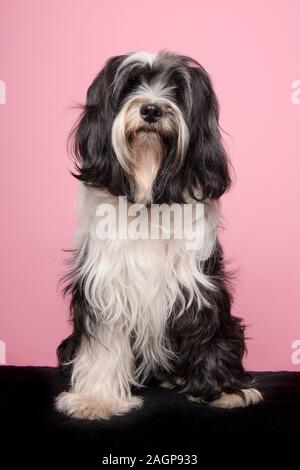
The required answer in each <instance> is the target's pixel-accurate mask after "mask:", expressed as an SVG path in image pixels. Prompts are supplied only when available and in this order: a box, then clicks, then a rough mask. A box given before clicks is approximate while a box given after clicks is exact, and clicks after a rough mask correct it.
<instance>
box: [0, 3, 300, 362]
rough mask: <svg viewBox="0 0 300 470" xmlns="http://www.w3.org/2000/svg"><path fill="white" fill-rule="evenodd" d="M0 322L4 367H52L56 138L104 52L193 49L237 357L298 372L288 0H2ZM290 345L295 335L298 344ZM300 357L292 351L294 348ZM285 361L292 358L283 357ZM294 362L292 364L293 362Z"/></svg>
mask: <svg viewBox="0 0 300 470" xmlns="http://www.w3.org/2000/svg"><path fill="white" fill-rule="evenodd" d="M0 11H1V18H0V80H3V81H4V82H5V83H6V104H1V105H0V132H1V139H0V155H1V185H0V190H1V198H0V202H1V220H2V224H1V225H2V228H1V245H0V249H1V264H0V269H1V284H0V286H1V319H0V320H1V321H0V339H1V340H2V341H5V343H6V348H7V363H9V364H36V365H54V364H55V363H56V357H55V349H56V346H57V344H58V343H59V341H60V340H61V339H62V338H63V337H64V336H65V335H66V334H67V332H68V325H67V305H66V304H64V302H63V300H62V298H61V296H60V293H59V291H58V290H57V280H58V278H59V276H60V274H61V273H62V272H63V269H64V268H63V259H64V254H63V252H62V249H63V248H70V247H71V246H72V232H73V229H74V226H75V211H74V199H75V195H76V187H77V186H76V182H75V180H74V181H73V178H72V177H71V176H70V175H69V170H70V169H71V163H70V161H69V160H68V157H67V153H66V140H67V135H68V133H69V131H70V129H71V127H72V125H73V123H74V121H75V119H76V117H77V111H76V110H74V109H73V110H72V109H71V107H72V105H73V104H74V103H75V102H82V101H83V100H84V98H85V93H86V89H87V87H88V85H89V84H90V82H91V80H92V79H93V77H94V76H95V75H96V73H97V72H98V71H99V69H100V67H101V66H102V64H103V61H104V60H105V59H106V58H107V57H108V56H111V55H115V54H120V53H126V52H128V51H131V50H139V49H145V50H149V51H157V50H159V49H161V48H168V49H171V50H174V51H177V52H179V53H185V54H188V55H191V56H194V57H195V58H197V59H198V60H199V61H200V62H201V63H202V64H203V65H204V66H205V67H206V68H207V70H208V71H209V72H210V74H211V76H212V78H213V81H214V84H215V88H216V91H217V94H218V96H219V99H220V102H221V124H222V127H223V128H224V129H225V130H226V131H227V132H228V133H229V134H230V135H231V136H232V137H229V136H225V137H226V142H227V146H228V148H229V150H230V153H231V157H232V161H233V165H234V167H235V172H236V184H235V185H234V188H233V189H232V191H231V193H230V194H229V195H227V196H225V198H224V200H223V208H224V215H225V225H226V229H227V230H226V232H225V233H224V234H223V236H222V237H223V241H224V244H225V248H226V253H227V257H228V258H229V259H230V260H231V261H232V263H231V267H233V268H235V269H238V274H237V281H236V294H235V295H236V302H235V306H234V312H235V313H236V314H239V315H241V316H243V317H244V319H245V321H246V323H247V324H248V325H249V329H248V336H249V337H251V338H252V339H251V340H250V341H249V343H248V348H249V354H248V357H247V359H246V365H247V367H249V368H251V369H256V370H264V369H269V370H270V369H273V370H278V369H290V370H297V369H298V370H299V369H300V365H299V364H293V362H292V353H293V349H292V342H293V341H295V340H297V339H299V338H300V322H299V303H300V302H299V300H300V299H299V292H300V284H299V274H300V259H299V244H298V234H299V228H300V220H299V219H300V216H299V196H300V182H299V172H300V155H299V118H300V105H297V104H296V103H295V104H294V103H293V101H292V92H293V90H292V83H293V82H294V81H295V80H297V79H298V80H299V78H300V65H299V57H300V51H299V34H300V3H299V2H297V1H296V0H295V1H292V0H286V1H277V0H269V1H265V2H262V1H261V0H259V1H257V0H255V1H254V0H251V1H250V0H248V1H243V2H241V1H238V0H236V1H235V0H227V1H222V0H219V1H214V0H208V1H203V0H202V1H199V0H186V1H184V2H182V1H177V2H176V1H174V0H164V1H161V0H159V1H158V0H152V1H151V2H149V1H145V0H138V1H137V0H127V1H121V0H119V1H116V0H109V1H107V0H105V1H100V0H98V1H96V0H86V1H84V0H56V1H54V0H26V1H21V0H19V1H16V0H1V1H0ZM296 344H299V343H296ZM298 356H299V357H300V355H298ZM294 362H295V361H294ZM296 362H297V361H296Z"/></svg>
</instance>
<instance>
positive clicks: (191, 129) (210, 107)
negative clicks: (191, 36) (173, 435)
mask: <svg viewBox="0 0 300 470" xmlns="http://www.w3.org/2000/svg"><path fill="white" fill-rule="evenodd" d="M70 136H72V137H73V146H72V151H73V156H74V159H75V168H76V170H75V172H74V173H73V174H74V176H75V177H76V178H77V179H78V180H79V181H80V187H81V189H80V196H79V231H78V235H77V241H76V243H77V245H76V247H75V249H74V250H73V254H72V257H71V260H70V267H69V270H68V272H67V273H66V275H65V276H64V282H65V287H64V292H65V293H66V294H69V295H70V297H71V302H70V311H71V321H72V325H73V330H72V333H71V335H70V336H69V337H68V338H66V339H65V340H63V341H62V343H61V344H60V346H59V347H58V360H59V364H60V366H61V367H62V369H63V370H66V371H67V373H68V374H69V378H70V380H69V382H70V386H69V389H68V390H67V391H64V392H62V393H61V394H60V395H58V397H57V398H56V408H57V410H59V411H60V412H63V413H65V414H67V415H69V416H72V417H76V418H85V419H109V418H110V417H112V416H114V415H123V414H125V413H127V412H129V411H130V410H133V409H136V408H139V407H141V405H142V399H141V398H140V397H139V396H136V395H134V394H133V389H136V388H137V387H141V386H143V385H145V384H147V381H148V380H149V378H156V379H157V380H158V381H159V383H160V384H161V385H162V386H163V387H176V388H177V389H178V390H179V391H180V392H182V393H184V394H185V395H186V396H187V398H188V399H190V400H192V401H195V402H199V403H205V404H208V405H211V406H215V407H223V408H235V407H245V406H248V405H252V404H256V403H258V402H260V401H261V400H262V395H261V393H260V392H259V391H258V390H257V389H256V388H254V386H255V383H254V380H253V378H252V377H251V375H250V374H249V373H247V372H246V371H245V369H244V367H243V364H242V360H243V356H244V353H245V349H246V348H245V332H244V330H245V326H244V324H243V322H242V321H241V319H239V318H237V317H234V316H232V315H231V302H232V297H231V293H230V282H229V281H230V279H229V276H228V273H227V272H226V270H225V266H224V264H225V263H224V256H223V250H222V247H221V244H220V242H219V240H218V233H217V232H218V226H219V220H220V202H219V200H220V197H221V196H222V195H223V194H224V193H225V192H226V191H227V190H228V189H229V188H230V185H231V176H230V161H229V157H228V155H227V152H226V150H225V148H224V145H223V143H222V137H221V132H220V127H219V105H218V100H217V97H216V95H215V92H214V90H213V86H212V82H211V79H210V77H209V75H208V73H207V72H206V71H205V69H204V68H203V67H202V66H201V65H200V64H199V63H198V62H197V61H196V60H194V59H193V58H191V57H188V56H183V55H178V54H175V53H173V52H170V51H165V50H164V51H160V52H159V53H156V54H152V53H148V52H131V53H129V54H126V55H119V56H116V57H112V58H110V59H108V60H107V62H106V63H105V65H104V67H103V68H102V70H101V71H100V73H99V74H98V75H97V76H96V78H95V79H94V81H93V82H92V84H91V85H90V86H89V88H88V91H87V99H86V103H85V105H84V106H83V109H82V113H81V115H80V117H79V120H78V121H77V123H76V125H75V126H74V127H73V129H72V132H71V134H70ZM120 197H122V198H126V201H128V206H129V208H130V207H131V208H133V207H135V206H136V205H137V206H138V207H139V208H141V207H143V209H142V213H143V214H145V213H146V214H148V213H149V211H150V209H151V207H152V206H155V207H157V208H160V209H161V211H162V214H164V213H165V212H167V211H168V209H169V208H170V207H171V206H172V205H173V204H175V205H176V207H178V206H179V207H181V208H183V207H185V206H187V205H189V204H190V205H191V206H192V207H193V208H195V207H196V205H197V204H198V205H201V207H202V208H203V214H204V215H203V218H202V222H203V224H202V225H203V227H204V235H203V237H202V243H199V244H198V245H197V249H195V247H194V248H193V249H187V248H186V241H187V240H186V239H185V238H186V237H182V238H181V239H180V238H179V237H178V238H176V237H175V236H174V233H175V231H174V229H173V232H172V229H170V228H167V229H166V231H167V232H169V235H170V233H171V236H169V238H168V237H160V238H159V239H151V238H149V237H148V239H146V238H141V237H140V238H138V237H135V238H134V239H129V238H122V237H119V238H118V237H113V238H107V239H105V238H104V237H97V236H96V232H97V221H98V220H99V216H98V215H99V212H97V211H98V210H99V208H101V206H102V207H103V205H105V207H107V206H110V207H112V208H114V209H116V208H117V207H118V205H119V203H120ZM97 214H98V215H97ZM127 215H128V214H127ZM111 217H112V215H111V213H110V215H109V216H108V219H109V218H111ZM171 218H172V217H171ZM173 218H174V217H173ZM198 218H199V220H200V217H198ZM129 219H130V216H129V215H128V220H129ZM196 219H197V217H195V216H193V217H192V220H193V221H194V222H195V220H196ZM124 223H125V222H124V220H123V222H122V221H121V222H120V223H119V229H120V225H121V228H122V227H123V225H124ZM149 224H150V225H151V221H150V222H149V220H148V225H149ZM158 225H159V226H160V229H161V232H163V231H164V227H163V223H160V222H159V223H158ZM169 226H170V224H169ZM169 226H168V227H169ZM172 234H173V236H172Z"/></svg>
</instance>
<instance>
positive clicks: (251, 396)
mask: <svg viewBox="0 0 300 470" xmlns="http://www.w3.org/2000/svg"><path fill="white" fill-rule="evenodd" d="M262 400H263V396H262V394H261V393H260V392H259V391H258V390H256V389H255V388H244V389H242V390H240V391H239V393H222V395H221V396H220V397H219V398H217V399H216V400H214V401H212V402H210V405H211V406H215V407H218V408H245V407H246V406H249V405H256V404H257V403H259V402H261V401H262Z"/></svg>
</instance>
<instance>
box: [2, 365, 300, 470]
mask: <svg viewBox="0 0 300 470" xmlns="http://www.w3.org/2000/svg"><path fill="white" fill-rule="evenodd" d="M254 375H255V377H256V379H257V381H258V385H259V389H260V390H261V391H262V393H263V394H264V397H265V400H264V402H263V403H262V404H259V405H256V406H251V407H249V408H245V409H235V410H222V409H216V408H212V407H209V406H206V405H199V404H194V403H191V402H188V401H187V400H186V399H185V398H184V396H182V395H180V394H178V392H176V391H175V390H165V389H161V388H159V387H158V386H157V385H155V384H153V385H151V387H149V388H147V389H144V390H142V391H139V395H142V396H143V397H144V398H145V403H144V406H143V408H142V409H141V410H138V411H134V412H132V413H130V414H129V415H127V416H122V417H114V418H112V419H111V420H109V421H99V422H95V421H94V422H91V421H86V420H76V419H71V418H68V417H66V416H63V415H61V414H59V413H58V412H56V411H55V410H54V408H53V398H54V397H55V396H56V395H57V394H58V393H59V392H60V391H62V390H63V389H64V387H65V379H64V377H63V376H62V374H61V373H60V372H59V370H58V369H55V368H51V367H12V366H2V367H0V427H1V441H0V446H1V447H0V449H1V451H0V457H1V458H2V456H3V455H4V452H5V453H7V455H8V457H9V459H10V462H11V464H14V463H16V462H17V461H18V463H19V464H20V463H21V464H24V465H25V464H26V465H27V464H28V463H30V464H31V465H33V464H35V465H37V467H39V468H44V465H45V464H46V463H47V464H51V468H55V466H54V465H55V464H57V468H60V464H62V462H64V463H68V462H69V464H70V465H74V464H75V465H76V463H78V464H79V463H82V462H83V463H85V464H86V465H84V466H83V467H82V468H101V467H102V468H103V465H104V462H105V460H103V458H104V457H109V456H110V455H111V456H112V457H120V456H122V457H124V456H128V457H129V456H131V457H136V461H135V465H134V467H131V468H136V467H141V466H145V463H146V462H147V460H150V461H151V459H150V458H149V457H147V455H149V454H151V455H152V456H153V458H154V457H155V455H157V456H158V458H161V457H162V456H163V455H170V454H174V455H180V454H181V455H182V454H184V455H187V454H190V455H191V454H196V455H197V457H198V464H197V465H194V467H197V468H198V467H199V468H200V467H201V468H205V467H206V466H207V460H208V459H209V462H211V463H212V464H220V465H222V466H223V468H224V467H231V468H233V467H234V468H243V467H244V464H246V463H251V464H252V465H253V464H254V465H255V464H257V465H258V464H259V466H260V465H261V463H262V458H263V457H264V458H265V459H266V461H267V462H269V463H271V461H272V462H273V463H274V462H275V463H281V465H282V464H284V463H287V461H288V460H290V459H292V460H293V461H294V462H296V464H297V465H300V452H299V450H300V372H276V373H274V372H260V373H255V374H254ZM296 459H298V462H297V460H296ZM141 460H142V462H141ZM204 463H205V465H204ZM152 464H153V460H152ZM177 464H178V462H177V463H173V466H174V465H175V466H176V465H177ZM154 465H155V466H158V465H159V463H158V461H157V463H156V462H155V463H154ZM119 466H121V467H123V468H130V467H129V465H127V464H126V463H122V464H120V465H119ZM3 468H4V467H3ZM5 468H13V467H11V466H7V467H5ZM72 468H74V467H72ZM104 468H107V466H105V467H104ZM148 468H149V467H148ZM282 468H283V467H282ZM295 468H297V467H295Z"/></svg>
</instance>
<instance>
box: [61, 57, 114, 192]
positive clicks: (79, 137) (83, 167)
mask: <svg viewBox="0 0 300 470" xmlns="http://www.w3.org/2000/svg"><path fill="white" fill-rule="evenodd" d="M122 59H123V56H116V57H112V58H111V59H109V60H108V61H107V62H106V64H105V66H104V68H103V69H102V70H101V72H100V73H99V74H98V75H97V76H96V78H95V79H94V80H93V82H92V84H91V85H90V86H89V88H88V90H87V97H86V103H85V105H84V106H83V110H82V113H81V115H80V117H79V120H78V121H77V123H76V125H75V127H74V128H73V129H72V131H71V134H70V136H69V139H70V138H72V139H73V147H72V153H73V156H74V157H75V166H76V170H77V174H75V175H74V176H75V177H76V178H77V179H79V180H81V181H84V182H86V183H88V184H92V185H97V186H98V185H100V186H101V185H102V183H104V182H106V181H109V180H110V179H111V178H112V176H111V171H113V160H114V151H113V149H112V145H111V128H112V122H113V118H114V106H115V103H114V97H113V94H112V83H113V80H114V77H115V74H116V70H117V68H118V66H119V64H120V63H121V61H122Z"/></svg>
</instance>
